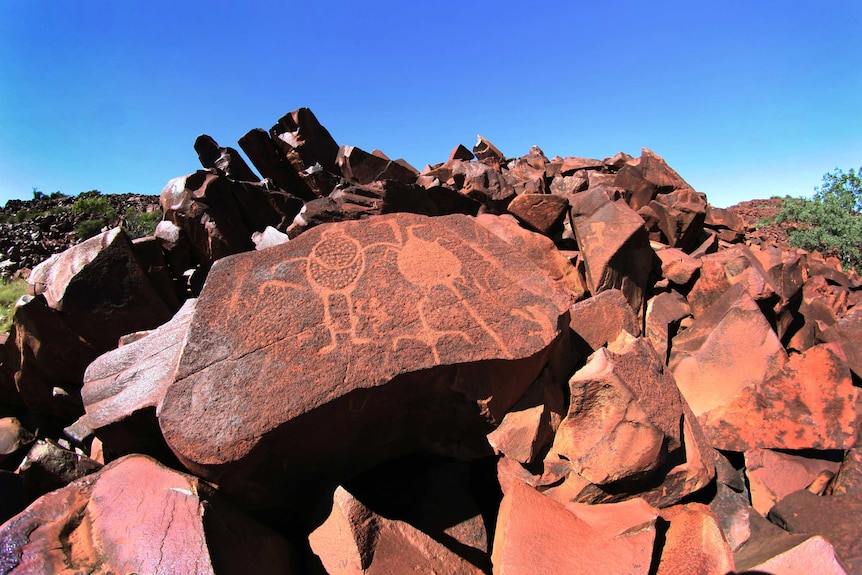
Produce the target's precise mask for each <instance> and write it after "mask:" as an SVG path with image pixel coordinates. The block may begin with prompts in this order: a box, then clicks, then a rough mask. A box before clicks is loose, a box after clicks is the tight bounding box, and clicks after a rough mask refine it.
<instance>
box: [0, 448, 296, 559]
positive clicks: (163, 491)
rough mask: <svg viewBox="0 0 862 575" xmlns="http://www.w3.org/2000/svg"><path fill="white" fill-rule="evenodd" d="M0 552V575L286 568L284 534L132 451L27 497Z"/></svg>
mask: <svg viewBox="0 0 862 575" xmlns="http://www.w3.org/2000/svg"><path fill="white" fill-rule="evenodd" d="M205 514H206V521H205V520H204V515H205ZM208 546H209V549H208ZM0 550H2V551H3V554H2V558H0V570H2V571H3V572H4V573H72V572H88V573H94V572H95V573H154V574H156V573H165V574H168V573H189V574H203V573H215V572H236V571H235V570H236V569H248V570H250V571H252V572H255V573H291V572H295V571H293V570H292V566H291V564H292V557H291V551H290V549H289V547H288V545H287V543H286V541H285V540H284V539H282V538H281V537H280V536H278V535H276V534H275V533H273V532H271V531H269V530H268V529H266V528H264V527H262V526H260V525H258V524H256V523H255V522H253V521H252V520H251V519H248V518H247V517H245V516H244V515H242V514H241V513H239V512H238V511H235V510H234V509H232V508H230V507H229V506H227V505H226V504H225V503H224V502H223V501H221V500H218V499H217V498H215V496H214V494H213V493H212V489H211V488H209V487H208V486H207V485H206V484H204V483H202V482H200V481H199V480H197V479H196V478H193V477H190V476H188V475H183V474H181V473H178V472H176V471H173V470H170V469H167V468H166V467H163V466H161V465H159V464H158V463H156V462H155V461H153V460H151V459H149V458H147V457H144V456H140V455H133V456H129V457H126V458H123V459H120V460H118V461H116V462H114V463H112V464H111V465H109V466H107V467H105V468H104V469H103V470H102V471H101V472H99V473H97V474H93V475H90V476H87V477H85V478H83V479H81V480H79V481H76V482H73V483H71V484H70V485H68V486H66V487H63V488H62V489H60V490H58V491H54V492H52V493H49V494H47V495H46V496H44V497H42V498H40V499H39V500H37V501H36V502H35V503H33V504H32V505H31V506H30V507H28V508H27V509H25V510H24V511H22V512H21V513H20V514H18V515H16V516H15V517H13V518H12V519H10V520H9V521H7V522H6V523H5V524H3V525H2V526H0Z"/></svg>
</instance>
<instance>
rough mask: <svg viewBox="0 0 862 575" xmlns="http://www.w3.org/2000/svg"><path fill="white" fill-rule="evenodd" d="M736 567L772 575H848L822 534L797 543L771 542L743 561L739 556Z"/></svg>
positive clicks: (748, 554)
mask: <svg viewBox="0 0 862 575" xmlns="http://www.w3.org/2000/svg"><path fill="white" fill-rule="evenodd" d="M736 567H737V569H740V570H745V572H749V571H750V572H752V573H769V574H770V575H797V574H799V573H817V574H818V575H820V574H822V575H846V574H847V571H845V570H844V567H842V566H841V562H840V561H839V560H838V557H837V556H836V555H835V548H834V547H833V546H832V544H831V543H829V541H827V540H826V539H824V538H823V537H820V536H819V535H815V536H814V537H809V538H807V539H804V540H803V541H802V542H795V541H794V542H793V543H785V542H784V541H781V540H779V539H777V538H776V539H771V540H769V541H768V542H765V543H764V544H761V545H760V546H758V547H757V549H756V550H755V549H751V550H749V551H748V552H747V553H746V554H745V555H744V556H742V557H741V558H740V557H739V556H737V560H736Z"/></svg>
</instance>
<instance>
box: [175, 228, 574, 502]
mask: <svg viewBox="0 0 862 575" xmlns="http://www.w3.org/2000/svg"><path fill="white" fill-rule="evenodd" d="M568 305H569V297H568V296H567V295H566V294H565V292H564V291H563V290H562V289H560V288H559V287H557V286H556V285H555V284H554V283H552V282H551V281H550V280H548V279H546V278H544V276H543V274H541V272H539V271H538V269H537V268H535V266H533V264H531V263H530V262H529V261H527V260H525V259H523V258H522V257H520V256H518V255H517V254H515V253H512V251H511V248H510V247H509V245H508V244H506V243H504V242H502V241H501V240H499V239H498V238H497V237H496V236H495V235H494V234H492V233H491V232H489V231H488V230H486V229H485V228H484V227H482V226H480V225H478V224H476V223H475V221H474V220H472V219H470V218H468V217H464V216H449V217H443V218H435V219H429V218H425V217H422V216H415V215H408V214H395V215H391V216H384V217H381V218H376V219H369V220H365V221H361V222H345V223H343V224H334V225H330V226H321V227H317V228H313V229H312V230H310V231H308V232H306V233H304V234H302V235H301V236H299V237H298V238H297V239H295V240H292V241H291V242H288V243H287V244H282V245H280V246H276V247H273V248H271V249H268V250H264V251H261V252H254V253H249V254H241V255H239V256H236V257H234V258H231V259H229V260H225V261H223V262H219V263H218V264H217V265H216V266H214V267H213V270H212V271H211V273H210V276H209V279H208V280H207V284H206V286H205V288H204V291H203V293H202V294H201V296H200V298H199V299H198V303H197V309H196V311H195V315H194V318H193V319H192V324H191V327H190V329H189V335H188V339H187V342H186V344H185V346H184V351H183V355H182V357H181V359H180V363H179V368H178V374H177V380H176V382H175V383H174V384H173V385H172V386H171V387H170V388H169V390H168V392H167V394H166V397H165V400H164V402H163V403H162V410H161V414H160V418H159V419H160V425H161V429H162V431H163V433H164V435H165V438H166V440H167V442H168V444H169V445H170V446H171V447H172V449H173V450H174V451H175V452H176V454H177V455H178V456H179V457H180V459H181V460H182V461H183V462H184V463H185V464H186V465H188V466H190V468H192V469H194V470H196V471H197V472H200V473H204V474H205V475H207V476H209V477H220V481H219V483H220V486H221V487H222V488H223V489H230V488H236V489H241V488H240V487H239V485H238V484H233V483H232V482H234V481H239V475H246V474H254V473H255V472H260V473H265V474H266V475H269V476H272V475H273V474H272V473H271V471H272V469H273V466H274V465H275V463H274V461H284V462H289V464H288V463H286V465H285V468H284V470H285V473H287V474H289V473H290V472H291V470H293V473H295V474H299V475H303V476H305V477H306V478H307V476H308V473H306V472H303V471H302V470H303V468H305V467H307V466H310V465H319V466H320V468H321V469H325V468H326V467H327V466H334V467H338V468H342V469H351V468H355V467H356V466H357V465H358V466H360V467H361V466H363V465H367V464H368V463H373V462H375V461H376V460H379V459H382V458H385V457H387V456H392V455H396V454H398V453H401V452H404V451H410V450H414V449H416V448H417V447H419V446H420V445H421V446H425V447H426V448H429V449H431V450H432V451H435V452H442V453H448V454H452V453H459V454H460V455H462V456H468V455H469V454H474V455H479V454H484V453H489V450H490V448H489V446H488V445H487V441H486V440H485V437H484V436H485V434H486V433H487V432H488V431H489V430H490V426H491V425H492V423H494V424H495V423H498V422H499V420H500V419H502V416H503V414H504V413H505V411H506V410H507V409H508V408H509V407H510V406H511V405H512V404H514V403H515V401H517V399H518V398H519V397H520V396H521V395H522V394H523V393H524V392H525V391H526V389H527V388H528V387H529V385H530V383H532V381H533V380H534V379H535V378H536V376H537V375H538V374H539V373H540V372H541V370H542V369H543V368H544V366H545V364H546V363H547V362H548V361H549V359H550V358H551V356H552V355H553V354H554V353H556V350H560V349H561V348H560V345H561V342H562V340H561V338H562V337H563V336H564V335H565V334H564V332H563V328H564V327H565V326H566V325H567V322H568V315H567V312H568ZM563 322H564V323H563ZM284 358H290V360H289V363H285V360H284ZM368 358H374V360H373V361H368ZM273 458H275V459H273ZM228 470H229V471H230V473H227V471H228Z"/></svg>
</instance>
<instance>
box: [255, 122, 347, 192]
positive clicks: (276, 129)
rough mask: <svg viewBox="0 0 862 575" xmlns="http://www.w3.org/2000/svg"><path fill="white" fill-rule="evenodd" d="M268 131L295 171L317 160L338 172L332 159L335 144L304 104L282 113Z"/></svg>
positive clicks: (312, 165)
mask: <svg viewBox="0 0 862 575" xmlns="http://www.w3.org/2000/svg"><path fill="white" fill-rule="evenodd" d="M269 134H270V136H271V137H272V140H273V141H274V142H275V144H276V146H277V147H278V148H279V149H280V150H281V153H282V154H283V155H284V157H286V158H287V160H288V161H289V162H290V163H291V164H292V165H293V167H294V169H295V170H296V171H297V172H299V173H303V172H305V171H306V170H309V169H310V168H313V167H314V165H315V164H320V166H321V167H322V168H323V169H324V170H327V171H329V172H331V173H333V174H340V171H339V169H338V163H337V161H336V158H337V157H338V144H337V143H335V140H334V139H332V136H331V135H330V134H329V131H328V130H327V129H326V128H324V127H323V126H322V125H321V124H320V122H319V121H318V120H317V117H316V116H315V115H314V113H313V112H312V111H311V110H309V109H308V108H299V109H296V110H294V111H293V112H290V113H288V114H285V115H284V116H282V117H281V118H280V119H279V120H278V122H276V124H275V125H274V126H273V127H272V128H271V129H270V131H269ZM312 189H313V188H312ZM327 193H328V192H327ZM318 195H325V194H318Z"/></svg>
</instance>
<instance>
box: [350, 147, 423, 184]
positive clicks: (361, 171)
mask: <svg viewBox="0 0 862 575" xmlns="http://www.w3.org/2000/svg"><path fill="white" fill-rule="evenodd" d="M336 164H337V165H338V167H339V169H340V170H341V173H342V174H343V175H344V177H345V178H346V179H347V181H349V182H351V183H353V184H359V185H367V184H370V183H372V182H376V181H378V180H397V181H399V182H402V183H405V184H412V183H414V182H415V181H416V178H417V177H418V176H419V172H417V171H416V170H415V169H409V168H407V167H405V166H404V165H402V164H399V163H398V162H393V161H390V160H388V159H385V158H380V157H378V156H375V155H373V154H369V153H368V152H365V151H364V150H361V149H359V148H357V147H355V146H341V148H339V150H338V157H337V159H336Z"/></svg>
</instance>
